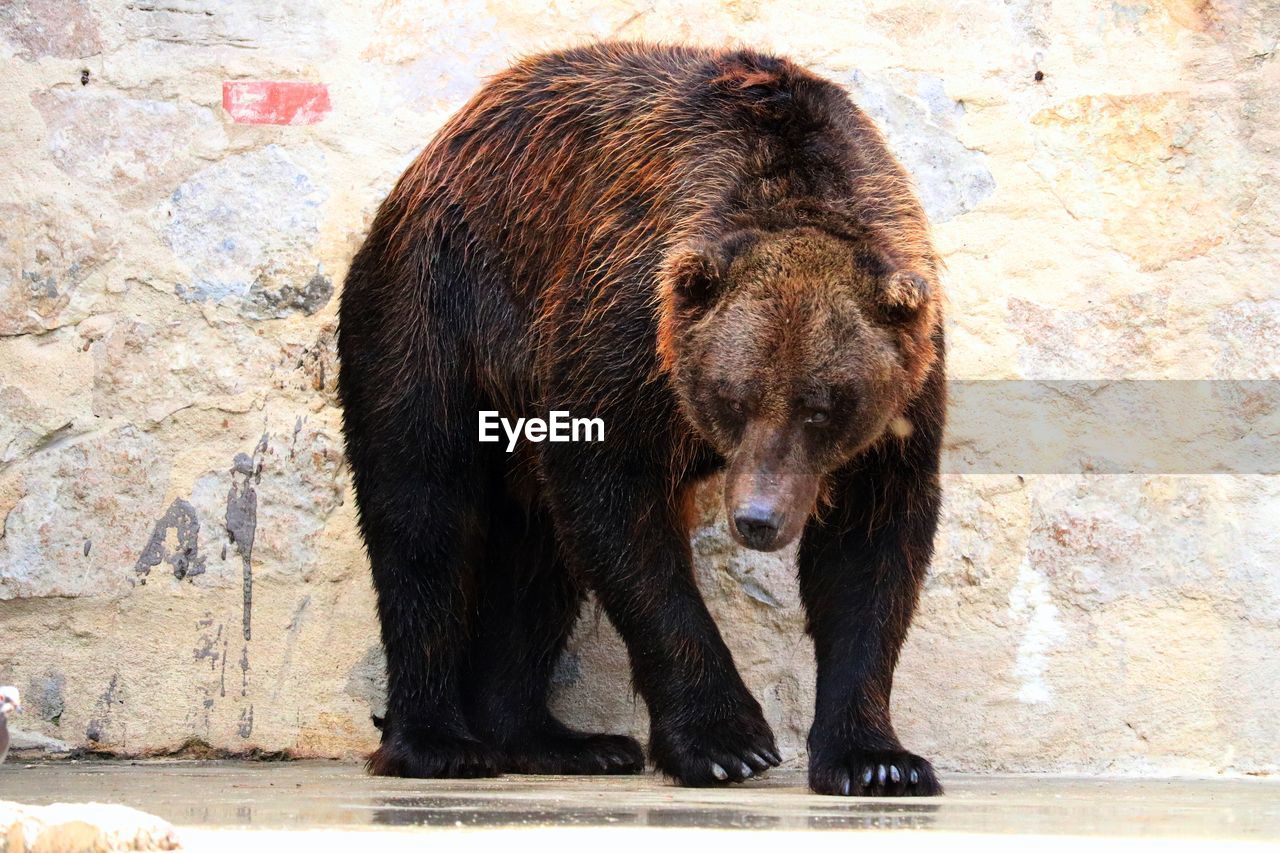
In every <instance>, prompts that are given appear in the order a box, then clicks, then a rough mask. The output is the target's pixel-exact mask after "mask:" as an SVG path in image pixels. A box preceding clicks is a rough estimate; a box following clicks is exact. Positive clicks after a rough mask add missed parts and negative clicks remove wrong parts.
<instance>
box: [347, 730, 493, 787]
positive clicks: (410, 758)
mask: <svg viewBox="0 0 1280 853" xmlns="http://www.w3.org/2000/svg"><path fill="white" fill-rule="evenodd" d="M365 767H366V768H367V769H368V771H369V772H370V773H371V774H373V775H374V776H403V777H406V778H410V779H474V778H477V777H481V776H497V775H498V773H499V772H501V767H502V757H501V755H499V754H498V753H497V752H496V751H495V750H493V749H491V748H490V747H488V746H486V745H485V744H483V743H481V742H480V741H478V740H474V739H472V738H468V737H460V736H457V735H450V734H436V733H423V732H395V733H393V734H384V735H383V739H382V745H381V746H379V747H378V748H377V750H375V751H374V753H373V755H370V756H369V760H368V761H367V762H366V764H365Z"/></svg>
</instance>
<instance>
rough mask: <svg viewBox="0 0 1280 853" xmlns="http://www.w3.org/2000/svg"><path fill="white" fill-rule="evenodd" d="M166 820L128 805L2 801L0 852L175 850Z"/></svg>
mask: <svg viewBox="0 0 1280 853" xmlns="http://www.w3.org/2000/svg"><path fill="white" fill-rule="evenodd" d="M181 846H182V845H181V844H180V843H179V842H178V833H177V831H176V830H174V828H173V826H172V825H171V824H169V822H168V821H164V820H161V819H160V818H158V817H156V816H155V815H149V814H147V813H146V812H140V811H138V810H137V809H131V808H128V807H126V806H114V805H107V804H104V803H54V804H53V805H51V806H26V805H23V804H22V803H11V802H5V801H3V800H0V853H27V851H35V850H41V851H68V853H70V851H78V850H92V851H94V853H115V851H124V850H129V851H133V850H137V851H142V850H177V849H179V848H180V847H181Z"/></svg>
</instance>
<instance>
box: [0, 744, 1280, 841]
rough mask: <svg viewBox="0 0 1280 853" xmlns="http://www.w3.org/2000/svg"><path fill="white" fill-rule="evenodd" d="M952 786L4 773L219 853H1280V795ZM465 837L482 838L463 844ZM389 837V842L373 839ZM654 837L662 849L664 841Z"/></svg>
mask: <svg viewBox="0 0 1280 853" xmlns="http://www.w3.org/2000/svg"><path fill="white" fill-rule="evenodd" d="M943 781H944V784H945V785H946V786H947V794H946V795H945V796H943V797H937V798H927V799H858V798H854V799H840V798H834V797H818V796H814V795H812V794H809V793H808V792H807V791H806V789H805V788H804V785H803V773H802V772H801V771H800V769H798V768H788V767H786V766H784V767H782V768H779V770H775V771H773V772H772V773H771V774H769V776H767V777H766V778H763V779H760V780H756V781H754V782H751V783H748V784H745V785H738V786H733V787H729V788H717V789H691V788H678V787H674V786H672V785H670V784H668V783H666V782H665V781H663V780H662V779H661V778H659V777H656V776H652V775H647V776H641V777H577V778H573V777H506V778H501V779H489V780H478V781H451V780H439V781H421V780H405V779H379V778H372V777H369V776H366V775H365V774H364V773H363V771H362V769H361V768H360V766H358V765H355V764H348V763H341V762H324V761H300V762H280V763H254V762H235V761H210V762H194V761H144V762H125V761H66V760H64V761H50V762H39V763H25V764H24V763H21V762H19V763H12V762H11V763H9V764H6V765H4V766H3V767H0V800H17V801H19V802H24V803H29V804H35V805H44V804H49V803H54V802H77V801H97V802H112V803H121V804H123V805H127V806H133V807H134V808H138V809H142V810H144V811H148V812H150V813H152V814H155V815H158V816H160V817H162V818H164V819H166V820H168V821H170V822H172V823H173V824H174V825H176V826H177V827H179V828H180V829H181V830H182V831H183V836H184V838H189V839H191V840H193V842H194V843H193V844H191V845H189V846H192V847H202V846H203V847H208V846H211V842H212V841H217V842H220V843H214V844H212V846H216V847H227V846H236V847H239V848H241V849H247V848H251V847H252V848H256V847H262V848H263V849H266V848H267V847H275V848H278V847H279V846H280V843H281V842H279V841H278V840H273V841H270V843H268V841H269V839H278V838H292V839H294V840H296V839H297V838H298V837H299V836H297V833H299V832H307V833H309V835H308V836H307V838H308V839H309V845H310V846H317V845H316V844H315V843H314V842H319V841H322V840H325V841H326V842H330V843H322V844H319V845H318V846H321V847H329V846H334V845H333V844H331V842H337V841H339V840H340V841H341V843H337V844H336V846H340V847H344V848H346V847H350V846H351V844H352V843H356V844H359V843H362V842H360V841H358V840H355V839H359V838H366V839H370V838H377V839H378V844H377V848H378V849H392V848H396V847H398V846H399V844H400V843H401V842H403V843H404V845H405V846H406V847H407V846H409V845H410V844H412V843H417V844H419V845H420V844H421V843H423V842H424V841H425V840H426V839H425V838H424V833H427V832H430V831H431V830H435V832H431V833H430V834H431V840H432V842H433V845H434V846H440V844H441V843H445V846H451V845H450V844H449V843H448V842H450V841H458V842H461V841H463V840H464V838H466V839H467V844H466V846H468V847H470V848H474V847H476V846H477V844H478V846H480V847H484V846H496V845H486V844H484V843H480V842H479V841H478V839H480V838H481V837H485V838H489V839H491V840H492V839H493V838H494V835H493V833H492V832H487V833H480V834H479V835H477V834H476V833H475V832H474V831H475V830H498V829H510V828H515V827H521V828H534V827H536V828H540V829H547V828H555V829H561V830H563V829H567V828H574V829H592V830H599V829H601V828H618V827H623V828H630V829H632V830H638V829H668V830H686V831H688V830H720V832H714V833H710V834H708V835H703V836H699V837H703V838H710V837H715V838H717V839H721V840H720V841H717V842H716V846H719V845H720V844H722V843H725V841H724V839H726V838H727V839H731V840H730V841H728V843H729V844H731V845H732V846H733V847H735V848H736V849H737V850H743V849H755V848H756V847H757V846H758V845H759V844H761V843H764V842H762V841H761V839H762V838H765V837H769V838H773V839H774V841H773V842H769V843H770V844H771V846H770V849H771V850H772V849H777V844H778V843H779V839H781V838H783V837H791V836H792V834H793V833H797V832H802V833H804V834H805V838H804V839H801V841H800V842H798V843H803V844H805V845H806V851H808V850H810V849H812V848H813V847H815V846H817V847H822V846H825V845H826V844H827V843H828V842H835V841H836V838H835V837H834V836H833V837H830V838H828V837H827V836H828V835H830V833H814V832H809V831H811V830H821V831H831V830H862V831H864V832H866V831H870V832H872V833H874V834H876V835H880V834H882V833H886V832H888V833H892V834H898V835H900V836H901V837H903V838H905V837H908V836H916V837H917V838H927V839H932V840H934V841H940V840H942V839H943V838H944V837H946V838H948V839H951V838H952V837H953V836H954V837H957V838H960V839H961V841H963V840H964V838H965V837H967V838H968V840H969V841H970V842H975V841H979V840H980V839H979V837H981V839H982V840H983V843H984V844H985V847H986V848H987V849H990V847H991V846H992V844H993V842H995V841H1000V840H1003V841H1005V842H1009V843H1010V844H1012V843H1018V848H1019V849H1026V848H1025V847H1024V845H1023V843H1022V842H1026V841H1028V840H1031V837H1035V838H1036V839H1038V842H1037V844H1036V846H1035V847H1033V848H1030V849H1040V848H1041V847H1044V846H1046V845H1047V846H1059V844H1062V843H1068V842H1074V843H1072V847H1073V849H1079V847H1080V842H1081V841H1084V840H1086V839H1089V840H1091V841H1092V842H1096V843H1095V844H1093V845H1091V846H1099V844H1100V845H1101V846H1112V845H1114V844H1115V843H1117V842H1129V843H1127V844H1125V845H1123V846H1129V847H1134V846H1148V844H1152V843H1159V844H1161V845H1162V846H1161V849H1168V844H1169V843H1171V842H1172V843H1174V844H1175V845H1189V846H1195V847H1197V848H1198V849H1207V848H1206V847H1205V842H1209V843H1212V844H1214V845H1215V846H1217V845H1220V844H1222V843H1224V842H1237V843H1247V842H1262V843H1266V844H1276V845H1278V846H1280V781H1274V780H1260V779H1207V780H1186V779H1119V778H1107V779H1100V778H1092V777H1090V778H1079V777H1070V778H1068V777H1051V776H1007V775H997V776H978V775H956V774H951V775H946V774H944V777H943ZM460 829H461V830H472V832H463V833H461V834H459V833H457V832H456V830H460ZM246 830H252V831H253V832H252V833H247V832H245V831H246ZM316 830H324V831H327V832H322V833H316V832H315V831H316ZM375 830H383V831H384V832H383V834H381V835H378V836H373V835H369V831H375ZM440 830H450V832H441V831H440ZM742 830H765V831H766V832H756V833H752V832H742ZM280 832H288V833H290V835H287V836H280V835H279V833H280ZM637 835H638V834H637V833H635V832H631V833H609V834H607V835H606V836H605V838H606V839H609V840H608V841H606V842H605V843H604V846H606V847H607V846H613V845H615V844H617V845H621V846H620V849H621V848H629V847H630V846H631V842H633V841H634V839H635V838H636V837H637ZM688 835H689V833H688V832H685V833H683V834H680V833H674V834H673V833H668V834H667V835H665V836H661V837H662V838H670V839H673V840H674V839H675V838H677V837H687V836H688ZM842 835H843V834H841V833H836V834H835V836H842ZM599 836H600V833H599V832H598V831H593V832H591V833H587V834H584V833H581V832H579V833H576V834H575V833H563V832H562V833H559V834H555V833H551V834H546V833H543V834H541V835H539V836H538V837H540V838H542V839H543V841H544V842H549V841H551V840H552V839H553V838H554V839H559V840H556V841H555V843H554V844H553V845H552V847H551V848H549V849H556V850H561V849H569V848H579V847H580V846H590V847H592V848H594V849H597V850H598V849H599V847H600V846H601V842H600V841H598V840H597V839H598V838H599ZM757 836H760V838H757ZM819 836H821V837H819ZM502 837H503V838H507V839H510V838H511V836H510V835H509V834H504V835H503V836H502ZM645 837H647V838H650V841H649V842H646V844H647V847H646V849H650V850H651V849H652V843H653V839H654V838H657V837H659V836H653V835H652V834H651V833H650V834H647V835H645ZM1082 837H1084V838H1082ZM233 839H235V842H234V844H232V841H233ZM414 839H416V842H415V841H414ZM588 839H590V841H589V843H588ZM845 840H846V841H848V840H849V838H848V837H845ZM579 842H580V843H581V844H580V843H579ZM1055 842H1056V843H1055ZM1135 842H1136V843H1137V844H1136V845H1135V844H1134V843H1135ZM286 846H287V845H286ZM336 846H335V849H336ZM539 846H540V847H545V846H546V845H545V843H544V844H541V845H539ZM783 846H785V845H783ZM947 846H949V847H950V846H953V845H950V844H949V845H947ZM960 846H970V845H969V844H961V845H960ZM994 846H997V847H1000V846H1006V845H1005V844H1000V843H996V844H994ZM1011 849H1012V848H1011ZM608 853H616V851H612V850H611V851H608ZM783 853H790V851H783Z"/></svg>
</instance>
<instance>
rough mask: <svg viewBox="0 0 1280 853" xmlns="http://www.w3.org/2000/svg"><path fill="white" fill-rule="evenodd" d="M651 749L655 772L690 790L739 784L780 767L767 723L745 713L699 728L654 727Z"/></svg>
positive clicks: (694, 726)
mask: <svg viewBox="0 0 1280 853" xmlns="http://www.w3.org/2000/svg"><path fill="white" fill-rule="evenodd" d="M650 751H651V752H652V754H653V763H654V764H655V765H657V767H658V769H659V770H661V771H662V772H663V773H665V774H667V775H668V776H670V777H671V778H672V779H674V780H675V781H676V782H678V783H679V784H681V785H688V786H690V787H703V786H707V785H718V784H721V783H723V782H743V781H745V780H747V779H750V778H751V777H752V776H754V775H756V774H757V773H763V772H764V771H765V770H768V769H769V768H770V767H777V766H778V765H779V764H781V763H782V756H781V755H779V754H778V748H777V747H776V746H775V745H774V742H773V732H771V731H770V730H769V725H768V724H767V723H766V722H765V721H764V719H763V718H758V719H752V718H751V717H749V716H745V715H744V716H743V717H739V718H729V719H727V720H722V721H718V722H715V723H708V724H703V725H684V726H679V727H675V728H670V729H667V728H660V727H655V729H654V733H653V739H652V741H651V743H650Z"/></svg>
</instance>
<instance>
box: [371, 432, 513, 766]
mask: <svg viewBox="0 0 1280 853" xmlns="http://www.w3.org/2000/svg"><path fill="white" fill-rule="evenodd" d="M370 420H372V419H370ZM347 437H348V441H347V447H348V457H349V458H350V460H351V469H352V475H353V481H354V485H355V491H356V499H357V504H358V507H359V520H360V527H361V531H362V533H363V534H364V541H365V546H366V549H367V551H368V554H369V562H370V566H371V569H372V573H373V583H374V588H375V590H376V591H377V600H378V616H379V620H380V623H381V627H382V643H383V647H384V649H385V650H386V656H387V713H386V717H385V720H384V723H383V726H382V744H381V745H380V746H379V747H378V749H377V750H376V751H375V752H374V753H373V754H372V755H371V756H370V757H369V760H368V769H369V772H370V773H373V774H374V775H378V776H405V777H414V778H467V777H477V776H494V775H497V774H498V773H499V772H500V768H499V762H498V756H497V753H496V752H495V751H494V750H493V749H492V748H490V747H489V746H488V745H486V744H485V743H484V742H483V741H481V740H480V739H478V738H476V737H475V736H474V735H473V733H472V732H471V731H470V729H469V728H468V727H467V724H466V719H465V716H464V714H463V710H462V696H461V681H460V679H461V674H462V664H463V662H464V656H465V650H466V647H467V642H466V636H467V631H468V625H467V613H468V609H469V608H468V604H469V598H470V595H471V588H472V587H473V586H474V568H475V562H476V556H477V554H478V553H479V548H480V545H481V540H480V537H481V536H482V535H483V533H484V526H483V521H484V519H485V518H486V517H487V507H486V506H485V500H486V497H487V496H485V495H484V494H483V490H482V489H480V488H478V487H477V485H476V484H477V481H481V480H483V477H482V476H478V475H477V472H478V471H479V470H480V467H481V464H482V463H481V461H480V460H479V459H477V455H476V454H475V453H474V451H473V450H472V449H471V448H472V445H473V442H472V441H471V436H470V435H469V434H465V433H462V431H461V430H460V429H456V428H455V429H452V430H451V429H450V428H449V426H448V425H446V424H442V423H441V424H435V423H424V422H421V421H419V422H416V423H415V422H414V421H413V420H412V419H410V418H408V417H402V416H401V415H400V413H399V412H397V411H395V410H390V411H387V412H384V413H382V415H381V417H380V418H378V419H377V420H376V421H375V422H374V423H373V424H372V425H371V424H370V423H369V422H368V421H366V420H364V419H360V418H359V417H358V416H357V413H356V412H354V411H353V412H351V413H350V414H349V415H348V424H347ZM409 437H412V438H409Z"/></svg>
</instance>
